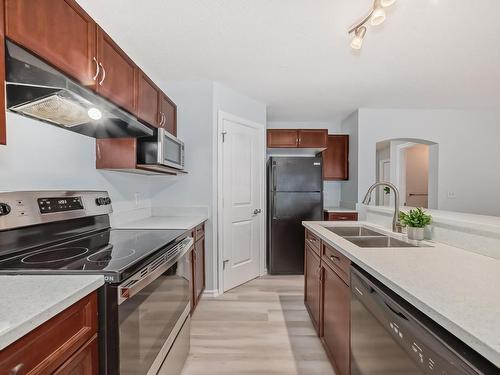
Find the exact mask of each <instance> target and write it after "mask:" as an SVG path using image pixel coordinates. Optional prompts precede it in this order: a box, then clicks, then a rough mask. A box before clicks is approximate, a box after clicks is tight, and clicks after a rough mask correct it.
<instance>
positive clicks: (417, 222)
mask: <svg viewBox="0 0 500 375" xmlns="http://www.w3.org/2000/svg"><path fill="white" fill-rule="evenodd" d="M399 220H400V221H401V224H403V225H404V226H405V227H408V238H409V239H410V240H418V241H422V240H423V239H424V229H425V227H426V226H427V225H429V224H430V223H431V221H432V216H431V215H428V214H426V213H425V211H424V210H423V209H422V208H415V209H412V210H410V211H409V212H408V213H405V212H400V214H399Z"/></svg>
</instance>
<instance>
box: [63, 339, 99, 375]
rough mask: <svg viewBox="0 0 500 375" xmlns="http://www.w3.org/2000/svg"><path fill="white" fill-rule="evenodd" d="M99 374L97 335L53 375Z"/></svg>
mask: <svg viewBox="0 0 500 375" xmlns="http://www.w3.org/2000/svg"><path fill="white" fill-rule="evenodd" d="M98 373H99V347H98V341H97V335H94V338H93V339H92V340H90V341H89V342H87V343H86V344H85V345H84V346H83V347H82V348H81V349H80V350H78V351H77V352H76V353H75V354H74V355H73V356H72V357H71V358H70V359H68V360H67V361H66V362H65V363H64V364H63V365H62V366H61V367H59V368H58V369H57V371H56V372H54V375H76V374H78V375H94V374H98Z"/></svg>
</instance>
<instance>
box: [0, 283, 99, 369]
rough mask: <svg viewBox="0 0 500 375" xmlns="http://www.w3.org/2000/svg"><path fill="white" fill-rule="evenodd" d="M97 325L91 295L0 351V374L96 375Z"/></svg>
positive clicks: (95, 297)
mask: <svg viewBox="0 0 500 375" xmlns="http://www.w3.org/2000/svg"><path fill="white" fill-rule="evenodd" d="M97 325H98V319H97V293H96V292H93V293H91V294H89V295H88V296H87V297H85V298H83V299H81V300H80V301H78V302H76V303H75V304H74V305H72V306H70V307H68V308H67V309H66V310H64V311H63V312H61V313H59V314H58V315H56V316H55V317H53V318H52V319H50V320H49V321H47V322H45V323H44V324H42V325H41V326H39V327H37V328H35V329H34V330H33V331H31V332H30V333H28V334H27V335H25V336H23V337H21V338H20V339H19V340H17V341H16V342H14V343H12V344H10V345H9V346H7V347H6V348H5V349H3V350H2V351H0V374H80V375H95V374H98V373H99V369H98V364H99V361H98V348H97V340H98V339H97Z"/></svg>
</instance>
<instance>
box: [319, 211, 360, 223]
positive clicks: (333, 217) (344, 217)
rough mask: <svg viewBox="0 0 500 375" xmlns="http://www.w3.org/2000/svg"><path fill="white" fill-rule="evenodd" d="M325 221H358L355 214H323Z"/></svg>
mask: <svg viewBox="0 0 500 375" xmlns="http://www.w3.org/2000/svg"><path fill="white" fill-rule="evenodd" d="M325 220H326V221H358V213H357V212H325Z"/></svg>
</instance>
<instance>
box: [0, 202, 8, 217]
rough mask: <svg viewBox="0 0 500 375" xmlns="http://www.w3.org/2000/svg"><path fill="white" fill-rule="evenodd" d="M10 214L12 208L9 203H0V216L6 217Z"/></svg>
mask: <svg viewBox="0 0 500 375" xmlns="http://www.w3.org/2000/svg"><path fill="white" fill-rule="evenodd" d="M9 213H10V206H9V205H8V204H7V203H0V216H5V215H8V214H9Z"/></svg>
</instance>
